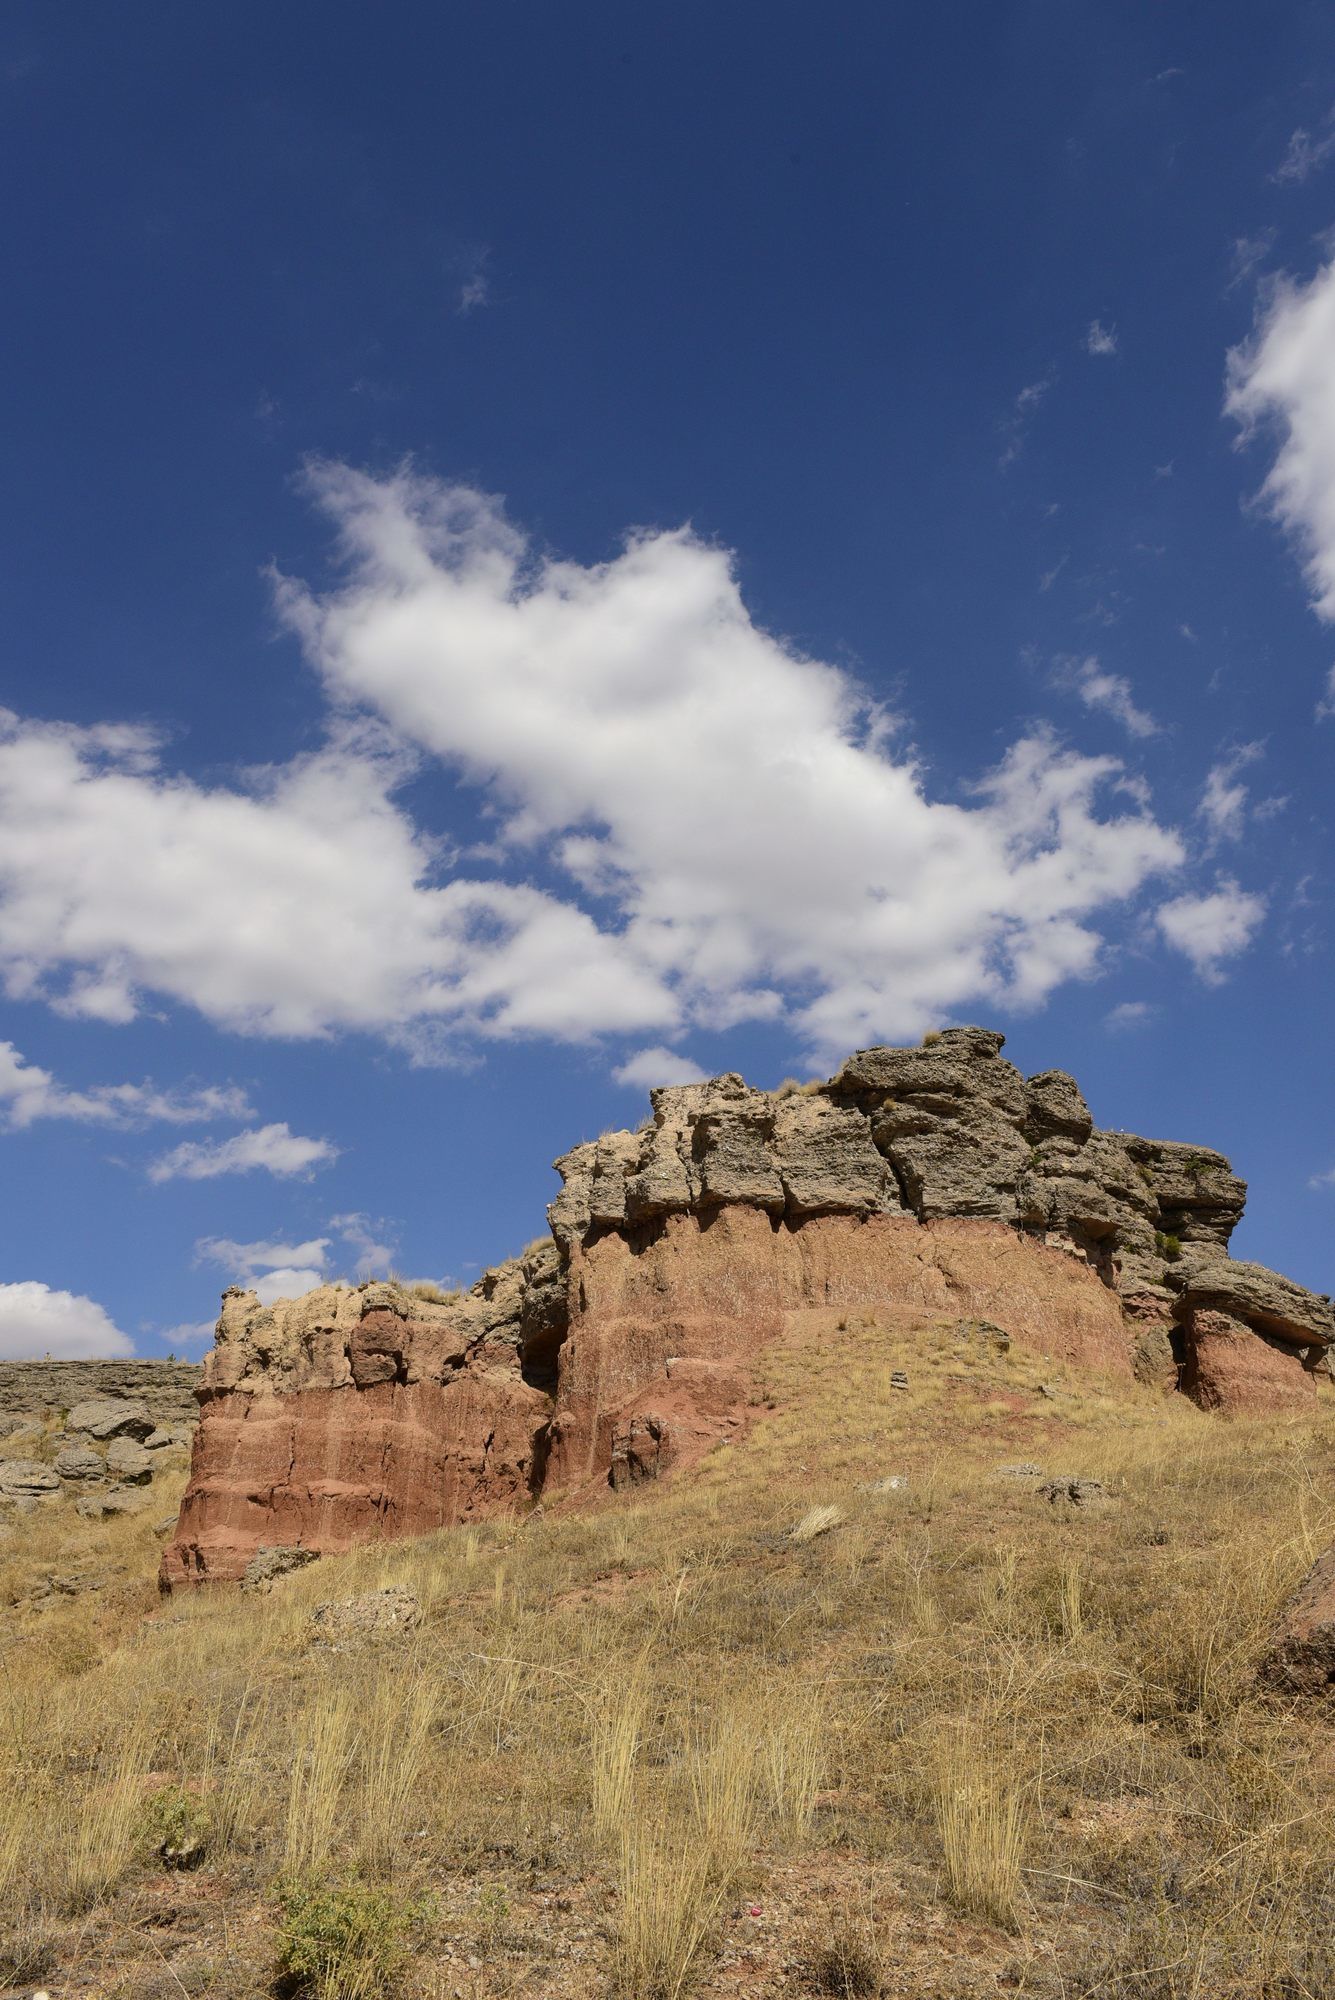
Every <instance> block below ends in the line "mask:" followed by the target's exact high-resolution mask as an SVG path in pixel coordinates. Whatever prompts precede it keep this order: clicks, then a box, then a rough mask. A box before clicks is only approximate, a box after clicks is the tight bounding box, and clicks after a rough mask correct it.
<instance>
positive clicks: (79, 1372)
mask: <svg viewBox="0 0 1335 2000" xmlns="http://www.w3.org/2000/svg"><path fill="white" fill-rule="evenodd" d="M203 1372H204V1371H203V1369H202V1368H201V1366H200V1364H199V1363H198V1362H197V1361H0V1434H3V1432H4V1431H5V1429H6V1428H7V1427H9V1428H12V1427H13V1425H14V1424H15V1423H17V1422H18V1420H19V1419H20V1418H23V1417H50V1416H52V1415H55V1414H57V1413H60V1412H63V1411H72V1410H74V1409H76V1408H77V1407H78V1405H79V1404H80V1403H89V1402H108V1401H111V1402H118V1403H120V1402H129V1403H139V1404H142V1405H143V1407H144V1408H145V1409H146V1410H147V1411H148V1413H149V1415H150V1416H151V1417H152V1418H153V1420H154V1423H156V1424H160V1425H163V1426H166V1427H171V1426H179V1425H181V1424H189V1425H193V1424H194V1422H195V1419H196V1418H197V1417H198V1415H199V1410H198V1407H197V1405H196V1401H195V1391H196V1389H197V1388H198V1387H199V1383H200V1379H201V1377H202V1375H203ZM7 1420H8V1422H7Z"/></svg>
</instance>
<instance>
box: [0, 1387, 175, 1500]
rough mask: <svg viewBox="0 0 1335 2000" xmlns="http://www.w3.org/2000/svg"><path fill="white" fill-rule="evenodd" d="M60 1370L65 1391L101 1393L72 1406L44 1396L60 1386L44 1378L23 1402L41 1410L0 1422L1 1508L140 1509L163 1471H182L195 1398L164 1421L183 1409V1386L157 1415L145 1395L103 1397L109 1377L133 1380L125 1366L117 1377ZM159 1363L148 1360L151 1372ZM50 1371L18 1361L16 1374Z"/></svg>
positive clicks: (161, 1400)
mask: <svg viewBox="0 0 1335 2000" xmlns="http://www.w3.org/2000/svg"><path fill="white" fill-rule="evenodd" d="M53 1365H54V1367H55V1368H57V1369H58V1370H59V1371H60V1373H61V1377H62V1379H61V1380H60V1384H59V1386H60V1387H61V1389H65V1390H69V1389H77V1388H88V1387H93V1388H96V1389H98V1391H99V1393H97V1394H95V1395H93V1396H91V1397H85V1398H84V1399H83V1400H82V1401H79V1402H76V1403H75V1405H74V1407H73V1408H72V1409H70V1408H67V1407H64V1406H62V1405H61V1404H59V1403H56V1404H52V1403H49V1402H47V1401H45V1400H44V1398H45V1396H46V1395H47V1394H48V1393H49V1392H50V1390H51V1388H52V1386H53V1385H52V1381H51V1376H50V1374H47V1373H43V1374H42V1375H40V1376H39V1377H38V1385H37V1392H36V1394H34V1393H33V1392H32V1390H31V1388H30V1389H29V1392H28V1394H27V1395H26V1396H25V1395H23V1394H22V1393H20V1394H19V1396H17V1397H16V1400H20V1401H23V1402H26V1403H28V1404H29V1405H32V1404H33V1403H35V1404H36V1408H35V1411H34V1412H33V1413H32V1414H28V1415H26V1416H20V1417H18V1418H17V1419H16V1418H15V1417H14V1416H13V1415H10V1416H8V1417H7V1418H5V1419H4V1420H3V1424H2V1425H0V1509H3V1510H5V1511H6V1512H8V1513H10V1514H33V1513H36V1512H38V1511H39V1510H41V1509H45V1508H48V1507H53V1506H58V1505H59V1504H60V1502H61V1500H62V1499H69V1498H71V1497H73V1498H74V1501H75V1506H76V1510H77V1512H78V1513H79V1514H81V1515H82V1516H84V1517H85V1518H87V1519H92V1520H96V1519H99V1518H100V1517H101V1516H103V1515H107V1514H121V1513H130V1512H134V1511H136V1510H137V1509H138V1508H139V1507H141V1506H142V1505H143V1504H144V1503H145V1501H146V1499H147V1497H148V1496H147V1494H145V1493H144V1492H142V1491H140V1490H139V1489H141V1488H145V1487H148V1486H150V1485H151V1484H152V1481H153V1478H154V1476H155V1474H156V1473H159V1472H164V1471H168V1470H176V1471H179V1469H180V1465H181V1455H182V1453H183V1452H184V1450H185V1449H186V1447H187V1446H188V1445H189V1442H190V1438H191V1435H192V1433H193V1431H194V1428H195V1419H196V1417H197V1410H196V1409H195V1407H194V1398H193V1395H192V1397H191V1400H190V1404H189V1405H188V1406H187V1412H186V1415H184V1416H180V1417H179V1419H178V1420H177V1421H175V1422H170V1423H161V1422H159V1421H158V1418H159V1417H160V1416H166V1415H168V1414H169V1413H171V1412H173V1411H175V1412H178V1413H179V1411H180V1408H181V1405H180V1401H179V1396H180V1389H181V1385H180V1383H179V1382H169V1384H168V1385H167V1390H166V1393H165V1395H162V1396H159V1397H155V1401H156V1404H157V1411H156V1414H155V1413H154V1411H153V1410H151V1409H150V1406H149V1403H148V1402H147V1400H145V1399H144V1398H141V1397H120V1396H113V1395H110V1394H107V1393H102V1392H101V1391H102V1385H103V1384H104V1383H105V1382H106V1381H107V1380H110V1381H113V1382H114V1381H116V1380H118V1379H119V1380H122V1381H123V1380H125V1379H126V1378H125V1377H124V1376H123V1375H121V1374H120V1372H119V1371H120V1370H121V1369H122V1368H123V1366H124V1364H122V1363H115V1364H112V1366H113V1369H114V1370H115V1371H116V1372H115V1373H112V1374H111V1375H110V1376H109V1377H108V1376H101V1377H99V1376H98V1375H96V1374H91V1373H90V1372H89V1371H88V1370H87V1364H84V1363H56V1364H53ZM156 1365H157V1364H155V1363H146V1364H145V1368H146V1369H148V1370H152V1369H153V1368H155V1367H156ZM167 1365H168V1366H172V1365H173V1364H167ZM46 1366H47V1364H44V1363H40V1362H36V1363H26V1362H25V1363H18V1364H15V1368H16V1369H27V1368H30V1367H31V1368H37V1369H42V1370H45V1369H46ZM190 1372H191V1377H192V1381H193V1379H197V1378H198V1376H199V1374H200V1371H199V1370H198V1369H193V1370H191V1371H190ZM20 1380H21V1377H20ZM11 1381H12V1371H11ZM129 1381H130V1382H131V1383H132V1384H135V1385H136V1386H140V1387H147V1388H148V1389H149V1390H150V1393H151V1392H152V1390H153V1389H154V1388H155V1387H157V1386H160V1385H156V1384H154V1383H153V1381H152V1378H151V1375H150V1376H147V1377H146V1376H145V1375H144V1374H143V1373H141V1374H140V1375H139V1376H138V1377H137V1378H136V1377H134V1376H131V1377H129Z"/></svg>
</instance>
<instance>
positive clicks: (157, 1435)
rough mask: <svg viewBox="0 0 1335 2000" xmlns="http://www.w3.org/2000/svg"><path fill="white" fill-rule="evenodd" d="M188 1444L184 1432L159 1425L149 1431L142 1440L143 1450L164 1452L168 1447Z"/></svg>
mask: <svg viewBox="0 0 1335 2000" xmlns="http://www.w3.org/2000/svg"><path fill="white" fill-rule="evenodd" d="M188 1443H189V1438H188V1435H187V1433H186V1432H185V1431H183V1430H177V1429H175V1428H174V1427H173V1426H171V1425H163V1424H159V1425H158V1427H157V1429H156V1430H151V1431H150V1432H149V1434H148V1436H147V1437H146V1438H145V1439H144V1450H145V1451H165V1450H166V1449H167V1447H168V1446H169V1445H176V1444H188Z"/></svg>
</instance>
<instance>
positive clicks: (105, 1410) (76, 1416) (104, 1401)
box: [65, 1396, 157, 1443]
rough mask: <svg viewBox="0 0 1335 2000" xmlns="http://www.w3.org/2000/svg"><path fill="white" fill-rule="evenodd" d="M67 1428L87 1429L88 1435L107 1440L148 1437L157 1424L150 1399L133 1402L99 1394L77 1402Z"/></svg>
mask: <svg viewBox="0 0 1335 2000" xmlns="http://www.w3.org/2000/svg"><path fill="white" fill-rule="evenodd" d="M65 1428H66V1430H69V1431H83V1432H84V1433H85V1434H86V1435H87V1436H88V1437H92V1438H96V1439H97V1440H98V1442H99V1443H105V1441H106V1440H107V1439H108V1438H114V1437H131V1438H146V1437H147V1436H148V1435H149V1433H150V1432H151V1431H153V1430H156V1428H157V1426H156V1424H155V1423H154V1421H153V1419H152V1417H151V1416H150V1415H149V1413H148V1405H147V1403H132V1402H130V1401H129V1400H128V1399H126V1398H124V1397H119V1396H99V1397H96V1398H94V1399H93V1400H92V1401H90V1402H87V1403H76V1404H75V1406H74V1408H73V1409H72V1410H71V1411H70V1413H69V1416H68V1418H67V1419H66V1423H65Z"/></svg>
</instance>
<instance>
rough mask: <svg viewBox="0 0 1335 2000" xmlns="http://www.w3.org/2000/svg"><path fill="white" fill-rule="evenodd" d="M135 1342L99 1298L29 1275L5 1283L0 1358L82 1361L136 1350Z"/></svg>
mask: <svg viewBox="0 0 1335 2000" xmlns="http://www.w3.org/2000/svg"><path fill="white" fill-rule="evenodd" d="M133 1352H134V1343H133V1341H132V1340H131V1339H130V1337H129V1335H128V1334H125V1333H122V1332H121V1330H120V1328H119V1327H118V1326H117V1325H116V1323H115V1321H114V1320H113V1319H112V1318H111V1317H110V1315H109V1314H108V1313H107V1312H106V1311H105V1310H104V1308H103V1307H101V1306H100V1305H98V1304H97V1302H96V1301H95V1300H94V1299H89V1298H85V1297H84V1296H83V1294H82V1293H80V1292H62V1291H57V1290H56V1289H55V1288H54V1287H53V1286H51V1285H43V1284H40V1283H39V1282H38V1281H37V1280H36V1279H35V1278H27V1279H23V1280H22V1281H20V1282H19V1283H18V1284H11V1285H0V1360H3V1361H40V1360H41V1358H42V1356H43V1355H46V1354H49V1355H50V1356H51V1357H52V1359H53V1360H57V1361H79V1360H86V1359H93V1358H96V1357H99V1356H102V1355H117V1354H133Z"/></svg>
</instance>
